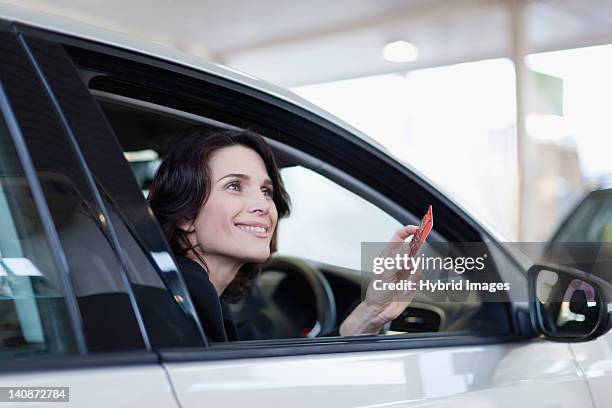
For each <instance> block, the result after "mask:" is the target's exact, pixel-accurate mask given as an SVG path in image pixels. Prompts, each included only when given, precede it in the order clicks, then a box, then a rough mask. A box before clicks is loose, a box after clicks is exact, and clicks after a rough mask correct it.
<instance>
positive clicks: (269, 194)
mask: <svg viewBox="0 0 612 408" xmlns="http://www.w3.org/2000/svg"><path fill="white" fill-rule="evenodd" d="M261 191H263V193H264V196H266V197H272V196H273V194H274V191H273V190H272V189H271V188H270V187H264V188H262V189H261Z"/></svg>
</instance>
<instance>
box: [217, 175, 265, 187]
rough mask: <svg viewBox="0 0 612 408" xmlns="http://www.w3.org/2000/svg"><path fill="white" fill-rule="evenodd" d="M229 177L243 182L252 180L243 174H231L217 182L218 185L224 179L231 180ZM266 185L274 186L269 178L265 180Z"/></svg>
mask: <svg viewBox="0 0 612 408" xmlns="http://www.w3.org/2000/svg"><path fill="white" fill-rule="evenodd" d="M229 177H236V178H239V179H243V180H250V179H251V178H250V177H249V176H248V175H246V174H242V173H230V174H226V175H225V176H223V177H221V178H220V179H219V180H217V183H218V182H219V181H221V180H223V179H224V178H229ZM264 184H268V185H270V186H272V185H273V184H272V180H270V179H269V178H267V179H265V180H264Z"/></svg>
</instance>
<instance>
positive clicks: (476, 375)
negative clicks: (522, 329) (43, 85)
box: [38, 36, 591, 407]
mask: <svg viewBox="0 0 612 408" xmlns="http://www.w3.org/2000/svg"><path fill="white" fill-rule="evenodd" d="M49 38H50V39H51V40H49V41H52V43H55V42H56V41H57V42H60V43H70V45H69V46H68V47H65V48H63V49H65V50H66V51H68V55H70V56H71V57H72V59H73V63H74V64H75V65H76V66H77V67H78V69H79V70H80V72H81V76H82V77H85V78H86V83H87V84H88V85H89V86H90V87H92V88H96V89H97V90H101V91H105V92H114V93H115V94H118V95H120V96H122V97H123V96H128V97H130V98H132V99H139V100H141V101H142V102H143V103H148V104H151V103H156V104H158V105H161V106H164V107H166V108H168V109H174V110H181V111H184V112H185V113H188V114H190V115H204V114H206V115H208V117H211V118H212V119H214V120H226V121H228V122H229V123H232V124H234V125H236V124H239V123H242V124H244V123H247V124H256V125H259V126H266V127H267V128H268V129H273V130H274V129H276V132H274V131H271V132H270V133H269V134H273V135H276V136H277V137H276V138H275V140H276V141H277V142H280V143H285V144H287V145H289V146H291V148H292V149H294V151H297V152H302V153H304V154H307V155H309V157H314V158H315V161H317V163H318V164H319V167H318V168H319V170H320V171H325V172H326V174H328V175H333V174H335V175H336V176H338V175H340V174H342V173H343V172H344V173H349V174H350V175H351V176H352V177H354V178H356V179H358V180H362V181H363V183H364V184H366V182H368V183H370V184H372V185H376V182H378V185H377V190H376V191H377V193H378V194H379V196H382V197H384V200H382V201H381V202H383V204H381V209H382V210H384V211H387V212H389V213H393V212H394V211H395V212H396V214H404V215H403V216H401V217H399V218H401V219H402V221H403V222H406V221H407V220H409V219H410V217H409V216H407V215H406V213H408V214H413V215H412V217H414V214H415V213H416V208H418V206H417V205H416V204H415V203H414V202H413V201H410V200H408V199H407V198H406V197H405V194H403V193H402V191H395V187H396V185H397V184H398V183H399V184H402V186H404V187H405V188H407V189H409V190H410V191H411V192H412V193H413V196H412V197H410V198H411V200H414V201H416V202H421V201H428V202H433V203H435V204H436V206H437V208H439V209H440V213H439V214H440V220H441V228H440V233H441V234H444V235H447V236H448V238H449V239H451V238H457V237H453V236H452V234H453V228H452V227H453V226H454V227H456V228H459V227H461V226H465V225H468V226H469V225H470V224H471V223H472V221H470V220H467V219H466V218H464V215H463V214H462V213H461V212H459V211H457V210H456V209H454V208H453V207H452V206H451V205H450V204H448V203H447V202H445V201H444V200H443V199H442V198H440V195H439V193H437V192H435V190H432V189H431V187H429V186H427V185H426V183H424V182H423V181H422V180H420V179H418V178H417V177H415V176H414V175H409V174H408V173H407V171H406V170H405V169H402V168H400V167H398V166H397V164H396V163H395V162H393V161H392V160H391V159H390V158H389V157H386V156H385V155H384V153H382V152H381V151H380V150H378V149H376V148H372V147H371V146H370V147H368V146H366V143H365V142H362V141H361V140H360V139H359V138H358V137H356V136H355V135H353V134H351V133H350V132H348V131H346V130H343V129H342V128H340V127H338V126H336V125H334V124H333V123H330V122H329V121H326V120H323V119H322V118H320V117H317V115H314V114H312V113H311V112H308V111H307V110H303V109H299V108H297V107H296V106H295V105H293V104H290V103H286V102H283V101H282V100H280V99H278V98H275V97H273V96H272V95H270V94H266V93H265V92H262V91H261V90H257V89H252V88H249V87H246V86H244V85H243V84H240V83H238V82H235V81H227V80H224V79H223V78H221V77H219V76H217V75H211V74H208V73H206V72H201V71H197V70H192V69H188V68H186V67H182V66H178V65H176V64H170V63H164V62H163V61H160V60H159V59H148V58H147V57H144V56H142V55H138V54H133V53H129V52H126V51H123V50H117V49H115V48H110V47H104V46H100V45H99V44H91V43H88V42H85V41H78V40H75V39H67V38H65V37H61V36H49ZM46 49H47V47H42V46H41V47H39V48H38V50H39V55H44V52H45V50H46ZM56 51H57V49H56ZM56 55H59V54H56ZM73 79H74V78H73ZM57 85H58V84H57V83H56V85H55V88H54V89H59V87H58V86H57ZM69 85H70V86H69V87H66V89H69V88H71V87H73V89H77V90H78V92H81V91H82V90H83V89H84V86H83V84H82V83H78V81H74V80H73V81H71V82H70V83H69ZM79 86H81V87H83V88H79ZM52 87H53V85H52ZM75 92H77V91H75ZM65 95H66V94H65ZM83 102H84V100H83ZM90 102H92V101H88V102H87V103H90ZM60 103H62V104H66V103H67V99H63V102H60ZM88 118H89V120H90V121H91V120H102V119H101V116H99V117H98V118H97V119H96V117H95V115H92V116H89V117H88ZM77 119H78V118H77V117H76V116H75V117H73V119H72V120H73V121H75V122H74V123H76V121H77ZM68 120H69V121H70V119H68ZM94 125H95V124H94ZM95 126H97V125H95ZM98 130H99V133H96V135H97V137H98V138H107V139H108V140H111V139H112V135H111V132H110V128H106V130H104V128H101V129H98ZM77 133H78V134H79V135H77V136H76V137H77V138H78V139H79V141H80V143H81V142H82V141H83V140H86V139H83V137H84V136H83V135H84V134H85V133H86V132H77ZM103 151H104V156H103V160H104V162H105V163H106V164H107V165H110V166H111V167H112V168H113V169H114V168H120V169H121V168H123V169H126V163H125V159H124V158H123V155H122V152H121V150H120V148H119V146H118V145H117V146H116V149H115V150H113V149H112V148H110V146H107V148H105V149H104V150H103ZM95 160H102V156H101V155H98V154H97V153H96V151H94V150H93V149H91V150H89V152H88V153H87V158H86V162H87V163H88V165H91V166H94V163H93V162H94V161H95ZM364 163H368V164H371V167H368V166H365V167H364ZM373 168H376V172H374V171H372V169H373ZM102 172H103V166H100V167H98V170H97V172H96V173H94V174H96V177H100V178H101V177H102V174H101V173H102ZM114 174H117V175H119V176H120V177H121V178H120V179H119V180H115V182H114V184H115V185H117V186H128V185H130V183H132V185H136V184H135V180H134V178H133V176H130V177H128V175H127V174H126V173H125V172H123V173H114ZM368 177H370V179H369V180H368ZM340 178H341V177H338V179H340ZM111 184H112V183H110V181H109V184H108V185H109V186H110V185H111ZM364 191H365V190H364ZM124 196H125V197H127V198H128V199H126V201H123V202H116V203H115V204H116V205H118V207H119V208H118V211H119V212H125V211H127V209H126V208H125V206H129V205H136V206H138V205H140V204H142V202H141V201H142V195H141V193H140V191H133V190H129V189H128V190H125V191H124ZM139 200H140V201H139ZM139 203H140V204H139ZM385 203H386V204H385ZM404 210H405V211H406V212H404V213H403V212H402V211H404ZM128 227H129V228H132V227H134V226H133V225H132V226H128ZM468 230H469V231H472V234H478V232H477V230H475V229H474V228H472V229H471V230H470V229H469V228H468ZM148 232H149V233H150V234H159V230H155V229H151V230H149V231H148ZM143 233H144V230H138V229H134V230H133V234H134V235H135V236H136V237H137V238H138V239H141V240H143V241H144V240H145V239H147V238H146V237H144V236H143ZM469 238H471V239H478V238H479V236H478V235H476V236H474V235H471V236H470V237H469ZM160 269H162V271H163V268H160ZM167 269H168V270H170V271H174V269H173V268H171V267H170V268H167ZM179 290H180V288H179ZM178 297H180V295H178V294H177V295H175V300H177V302H179V303H183V301H184V300H185V299H179V298H178ZM139 303H140V301H139ZM185 310H186V311H188V310H189V308H188V307H187V308H186V309H185ZM510 310H512V311H513V310H514V309H509V311H510ZM503 319H507V321H505V322H504V324H503V326H504V327H510V328H511V332H503V333H495V334H489V335H485V334H478V335H475V334H465V333H448V334H439V335H435V334H433V333H426V334H423V335H417V336H414V335H413V336H400V337H385V336H364V337H356V338H341V337H333V338H318V339H290V340H263V341H252V342H235V343H232V344H202V345H200V346H199V347H193V346H192V345H185V346H177V347H172V348H169V347H166V346H164V345H163V344H162V343H160V345H159V347H156V346H155V345H154V344H155V343H153V345H154V348H155V349H156V350H157V351H158V352H159V355H160V358H161V360H162V363H163V366H164V368H165V369H166V370H167V373H168V376H169V379H170V381H171V383H172V385H173V388H174V391H175V393H176V395H177V398H178V401H179V403H180V405H181V406H184V407H191V406H194V407H195V406H223V407H232V406H236V407H238V406H240V407H242V406H245V405H248V406H253V405H261V406H264V405H265V406H270V405H281V404H282V405H285V404H291V405H293V406H334V407H338V406H449V407H451V406H453V407H454V406H457V405H458V404H466V405H468V406H508V407H510V406H512V407H514V406H517V405H522V406H526V407H529V406H534V407H536V406H538V407H539V406H547V405H552V406H559V407H569V406H572V407H574V406H590V405H591V399H590V395H589V393H588V388H587V386H586V383H585V381H584V379H583V378H582V377H581V375H580V373H579V371H578V369H577V367H576V365H575V361H574V359H573V356H572V354H571V352H570V349H569V347H568V346H567V345H566V344H562V343H552V342H545V341H540V340H529V339H527V338H525V337H522V336H520V335H518V333H517V332H518V329H517V327H516V322H515V321H514V320H513V317H512V316H511V315H510V314H509V313H508V314H507V315H505V317H503ZM173 323H174V322H173V321H171V320H170V321H164V320H161V321H158V322H157V325H158V326H159V327H162V328H164V327H166V328H169V327H171V326H172V324H173ZM145 328H146V329H147V332H150V331H152V330H159V329H156V328H155V327H153V325H147V324H145ZM203 329H204V331H206V327H203Z"/></svg>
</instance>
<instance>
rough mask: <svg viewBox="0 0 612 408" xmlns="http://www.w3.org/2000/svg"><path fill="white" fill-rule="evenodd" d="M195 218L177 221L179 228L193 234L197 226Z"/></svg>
mask: <svg viewBox="0 0 612 408" xmlns="http://www.w3.org/2000/svg"><path fill="white" fill-rule="evenodd" d="M193 223H194V220H191V221H190V220H183V221H179V222H177V223H176V226H177V228H178V229H180V230H181V231H183V232H186V233H187V234H191V233H193V232H195V227H194V226H193Z"/></svg>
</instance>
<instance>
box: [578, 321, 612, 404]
mask: <svg viewBox="0 0 612 408" xmlns="http://www.w3.org/2000/svg"><path fill="white" fill-rule="evenodd" d="M570 347H571V350H572V352H573V353H574V356H575V359H576V362H577V364H578V365H579V367H580V368H581V370H582V372H583V373H584V376H585V378H586V379H587V380H588V382H589V387H590V390H591V392H592V394H593V399H594V400H595V406H597V407H607V406H609V405H610V401H612V387H611V385H612V333H607V334H605V335H603V336H601V337H599V338H597V339H595V340H592V341H589V342H586V343H576V344H571V345H570Z"/></svg>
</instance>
